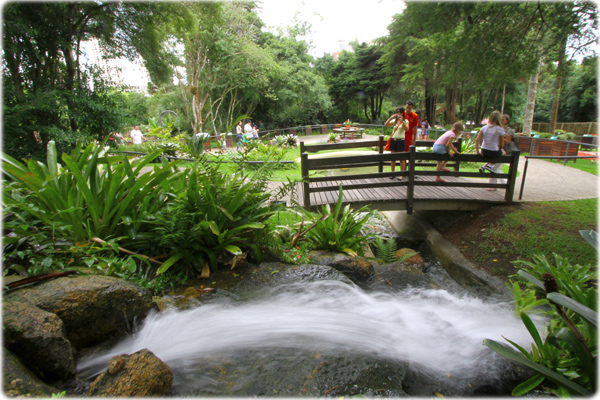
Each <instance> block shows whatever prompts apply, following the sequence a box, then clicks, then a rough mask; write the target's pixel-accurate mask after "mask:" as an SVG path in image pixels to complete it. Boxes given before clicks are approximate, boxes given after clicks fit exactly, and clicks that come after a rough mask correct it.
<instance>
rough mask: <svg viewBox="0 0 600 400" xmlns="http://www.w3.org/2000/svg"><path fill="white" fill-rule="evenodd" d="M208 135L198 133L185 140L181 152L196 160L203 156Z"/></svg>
mask: <svg viewBox="0 0 600 400" xmlns="http://www.w3.org/2000/svg"><path fill="white" fill-rule="evenodd" d="M209 138H210V135H208V134H207V133H204V134H203V133H200V134H197V135H194V136H192V137H190V138H187V139H185V145H184V147H183V151H185V152H186V153H188V154H189V155H190V156H191V157H192V158H198V157H200V156H201V155H202V154H204V144H205V143H206V142H207V141H208V139H209Z"/></svg>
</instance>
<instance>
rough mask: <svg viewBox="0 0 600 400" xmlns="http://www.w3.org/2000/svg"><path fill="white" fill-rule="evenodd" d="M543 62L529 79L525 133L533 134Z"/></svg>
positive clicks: (524, 121)
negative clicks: (532, 128) (536, 99)
mask: <svg viewBox="0 0 600 400" xmlns="http://www.w3.org/2000/svg"><path fill="white" fill-rule="evenodd" d="M542 62H543V61H542V60H540V63H539V64H538V67H537V70H536V71H535V72H534V73H533V74H532V75H531V78H530V79H529V91H528V92H527V103H526V104H525V115H524V116H523V132H525V133H528V134H531V127H532V126H533V113H534V111H535V98H536V96H537V87H538V78H539V76H540V71H541V70H542Z"/></svg>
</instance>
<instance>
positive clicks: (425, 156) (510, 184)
mask: <svg viewBox="0 0 600 400" xmlns="http://www.w3.org/2000/svg"><path fill="white" fill-rule="evenodd" d="M519 156H520V151H518V150H517V151H513V152H512V154H511V155H503V156H500V157H496V158H493V159H490V158H485V157H483V156H481V155H477V154H455V155H454V156H453V157H450V156H448V155H447V154H436V153H428V152H417V151H416V146H410V151H409V152H407V153H384V154H382V153H377V154H372V155H360V156H344V155H343V154H340V157H329V158H309V157H308V152H306V151H305V152H303V153H302V154H301V168H302V181H303V186H304V187H303V189H304V190H303V195H304V206H305V207H306V208H310V193H315V192H323V191H331V190H337V189H338V188H337V187H335V186H319V187H312V188H311V187H310V184H311V183H314V182H330V181H345V180H355V179H367V178H374V177H392V176H408V180H404V181H393V182H386V183H385V186H407V212H409V213H411V212H412V208H413V200H414V187H415V186H445V187H465V188H469V187H480V188H484V187H487V188H500V189H505V196H504V200H505V201H506V202H512V198H513V194H514V187H515V181H516V176H517V167H518V165H519ZM417 159H419V160H426V161H442V160H443V161H449V160H452V159H455V161H456V162H457V163H460V162H481V163H486V162H490V163H502V164H509V172H508V173H507V174H504V173H502V174H494V175H493V177H495V178H505V179H506V180H507V183H488V182H448V181H446V182H435V181H433V182H431V181H415V176H416V175H417V174H418V175H420V176H432V175H433V176H440V177H444V176H454V177H486V178H489V177H491V176H490V175H489V174H485V173H481V172H462V171H459V170H458V169H456V170H455V171H450V172H445V171H435V170H434V171H426V170H418V171H417V170H416V167H417V166H422V165H419V163H417V162H416V161H417ZM402 160H405V161H408V168H407V170H406V171H396V172H383V167H382V166H383V163H384V162H386V161H396V162H398V161H402ZM367 165H379V166H380V167H379V169H378V172H375V173H370V174H355V175H345V176H327V177H314V176H313V177H311V176H310V171H315V170H321V169H333V168H341V167H343V168H354V167H362V166H367ZM431 165H435V164H431ZM344 187H345V189H364V188H375V187H382V184H381V183H360V184H349V185H345V186H344Z"/></svg>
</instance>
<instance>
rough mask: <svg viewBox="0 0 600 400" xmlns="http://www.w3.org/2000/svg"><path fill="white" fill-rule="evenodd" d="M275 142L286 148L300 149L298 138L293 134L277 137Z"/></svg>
mask: <svg viewBox="0 0 600 400" xmlns="http://www.w3.org/2000/svg"><path fill="white" fill-rule="evenodd" d="M274 139H275V142H276V143H277V144H278V145H280V146H284V147H298V136H296V135H293V134H291V133H290V134H287V135H277V136H275V138H274Z"/></svg>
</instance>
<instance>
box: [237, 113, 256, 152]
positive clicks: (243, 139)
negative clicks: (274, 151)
mask: <svg viewBox="0 0 600 400" xmlns="http://www.w3.org/2000/svg"><path fill="white" fill-rule="evenodd" d="M235 132H236V134H237V150H238V151H240V146H242V147H243V146H245V144H246V143H248V141H249V140H250V139H258V132H259V128H258V127H257V126H256V124H254V123H252V121H251V120H248V121H246V124H245V125H243V127H242V121H240V122H238V124H237V126H236V127H235Z"/></svg>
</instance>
